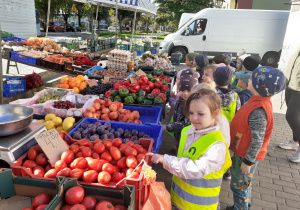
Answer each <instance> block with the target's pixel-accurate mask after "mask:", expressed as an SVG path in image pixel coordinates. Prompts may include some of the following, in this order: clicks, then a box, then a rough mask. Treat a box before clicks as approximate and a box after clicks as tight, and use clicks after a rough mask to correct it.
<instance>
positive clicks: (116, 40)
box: [115, 0, 119, 47]
mask: <svg viewBox="0 0 300 210" xmlns="http://www.w3.org/2000/svg"><path fill="white" fill-rule="evenodd" d="M118 22H119V21H118V0H116V36H115V43H116V44H115V46H116V47H117V45H118V43H117V42H118Z"/></svg>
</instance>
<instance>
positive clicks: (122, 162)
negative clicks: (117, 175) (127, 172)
mask: <svg viewBox="0 0 300 210" xmlns="http://www.w3.org/2000/svg"><path fill="white" fill-rule="evenodd" d="M117 166H118V167H119V168H126V167H127V165H126V157H122V158H121V159H120V160H118V162H117Z"/></svg>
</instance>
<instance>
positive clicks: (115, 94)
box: [110, 90, 119, 96]
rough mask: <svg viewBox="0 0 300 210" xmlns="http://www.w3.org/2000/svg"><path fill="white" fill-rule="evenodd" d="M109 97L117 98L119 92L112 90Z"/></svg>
mask: <svg viewBox="0 0 300 210" xmlns="http://www.w3.org/2000/svg"><path fill="white" fill-rule="evenodd" d="M110 95H111V96H117V95H119V91H117V90H113V91H112V92H111V94H110Z"/></svg>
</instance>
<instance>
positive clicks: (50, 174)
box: [44, 168, 57, 178]
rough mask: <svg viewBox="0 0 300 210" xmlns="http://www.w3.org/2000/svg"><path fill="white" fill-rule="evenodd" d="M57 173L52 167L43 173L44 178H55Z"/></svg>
mask: <svg viewBox="0 0 300 210" xmlns="http://www.w3.org/2000/svg"><path fill="white" fill-rule="evenodd" d="M56 175H57V171H56V170H55V169H54V168H51V169H50V170H49V171H47V172H46V173H45V175H44V177H46V178H55V177H56Z"/></svg>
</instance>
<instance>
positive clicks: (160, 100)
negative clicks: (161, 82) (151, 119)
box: [154, 97, 164, 103]
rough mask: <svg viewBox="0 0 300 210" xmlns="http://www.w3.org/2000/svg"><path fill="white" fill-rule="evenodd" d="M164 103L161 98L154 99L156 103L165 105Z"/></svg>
mask: <svg viewBox="0 0 300 210" xmlns="http://www.w3.org/2000/svg"><path fill="white" fill-rule="evenodd" d="M163 102H164V101H163V100H162V99H161V98H160V97H156V98H155V99H154V103H163Z"/></svg>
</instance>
